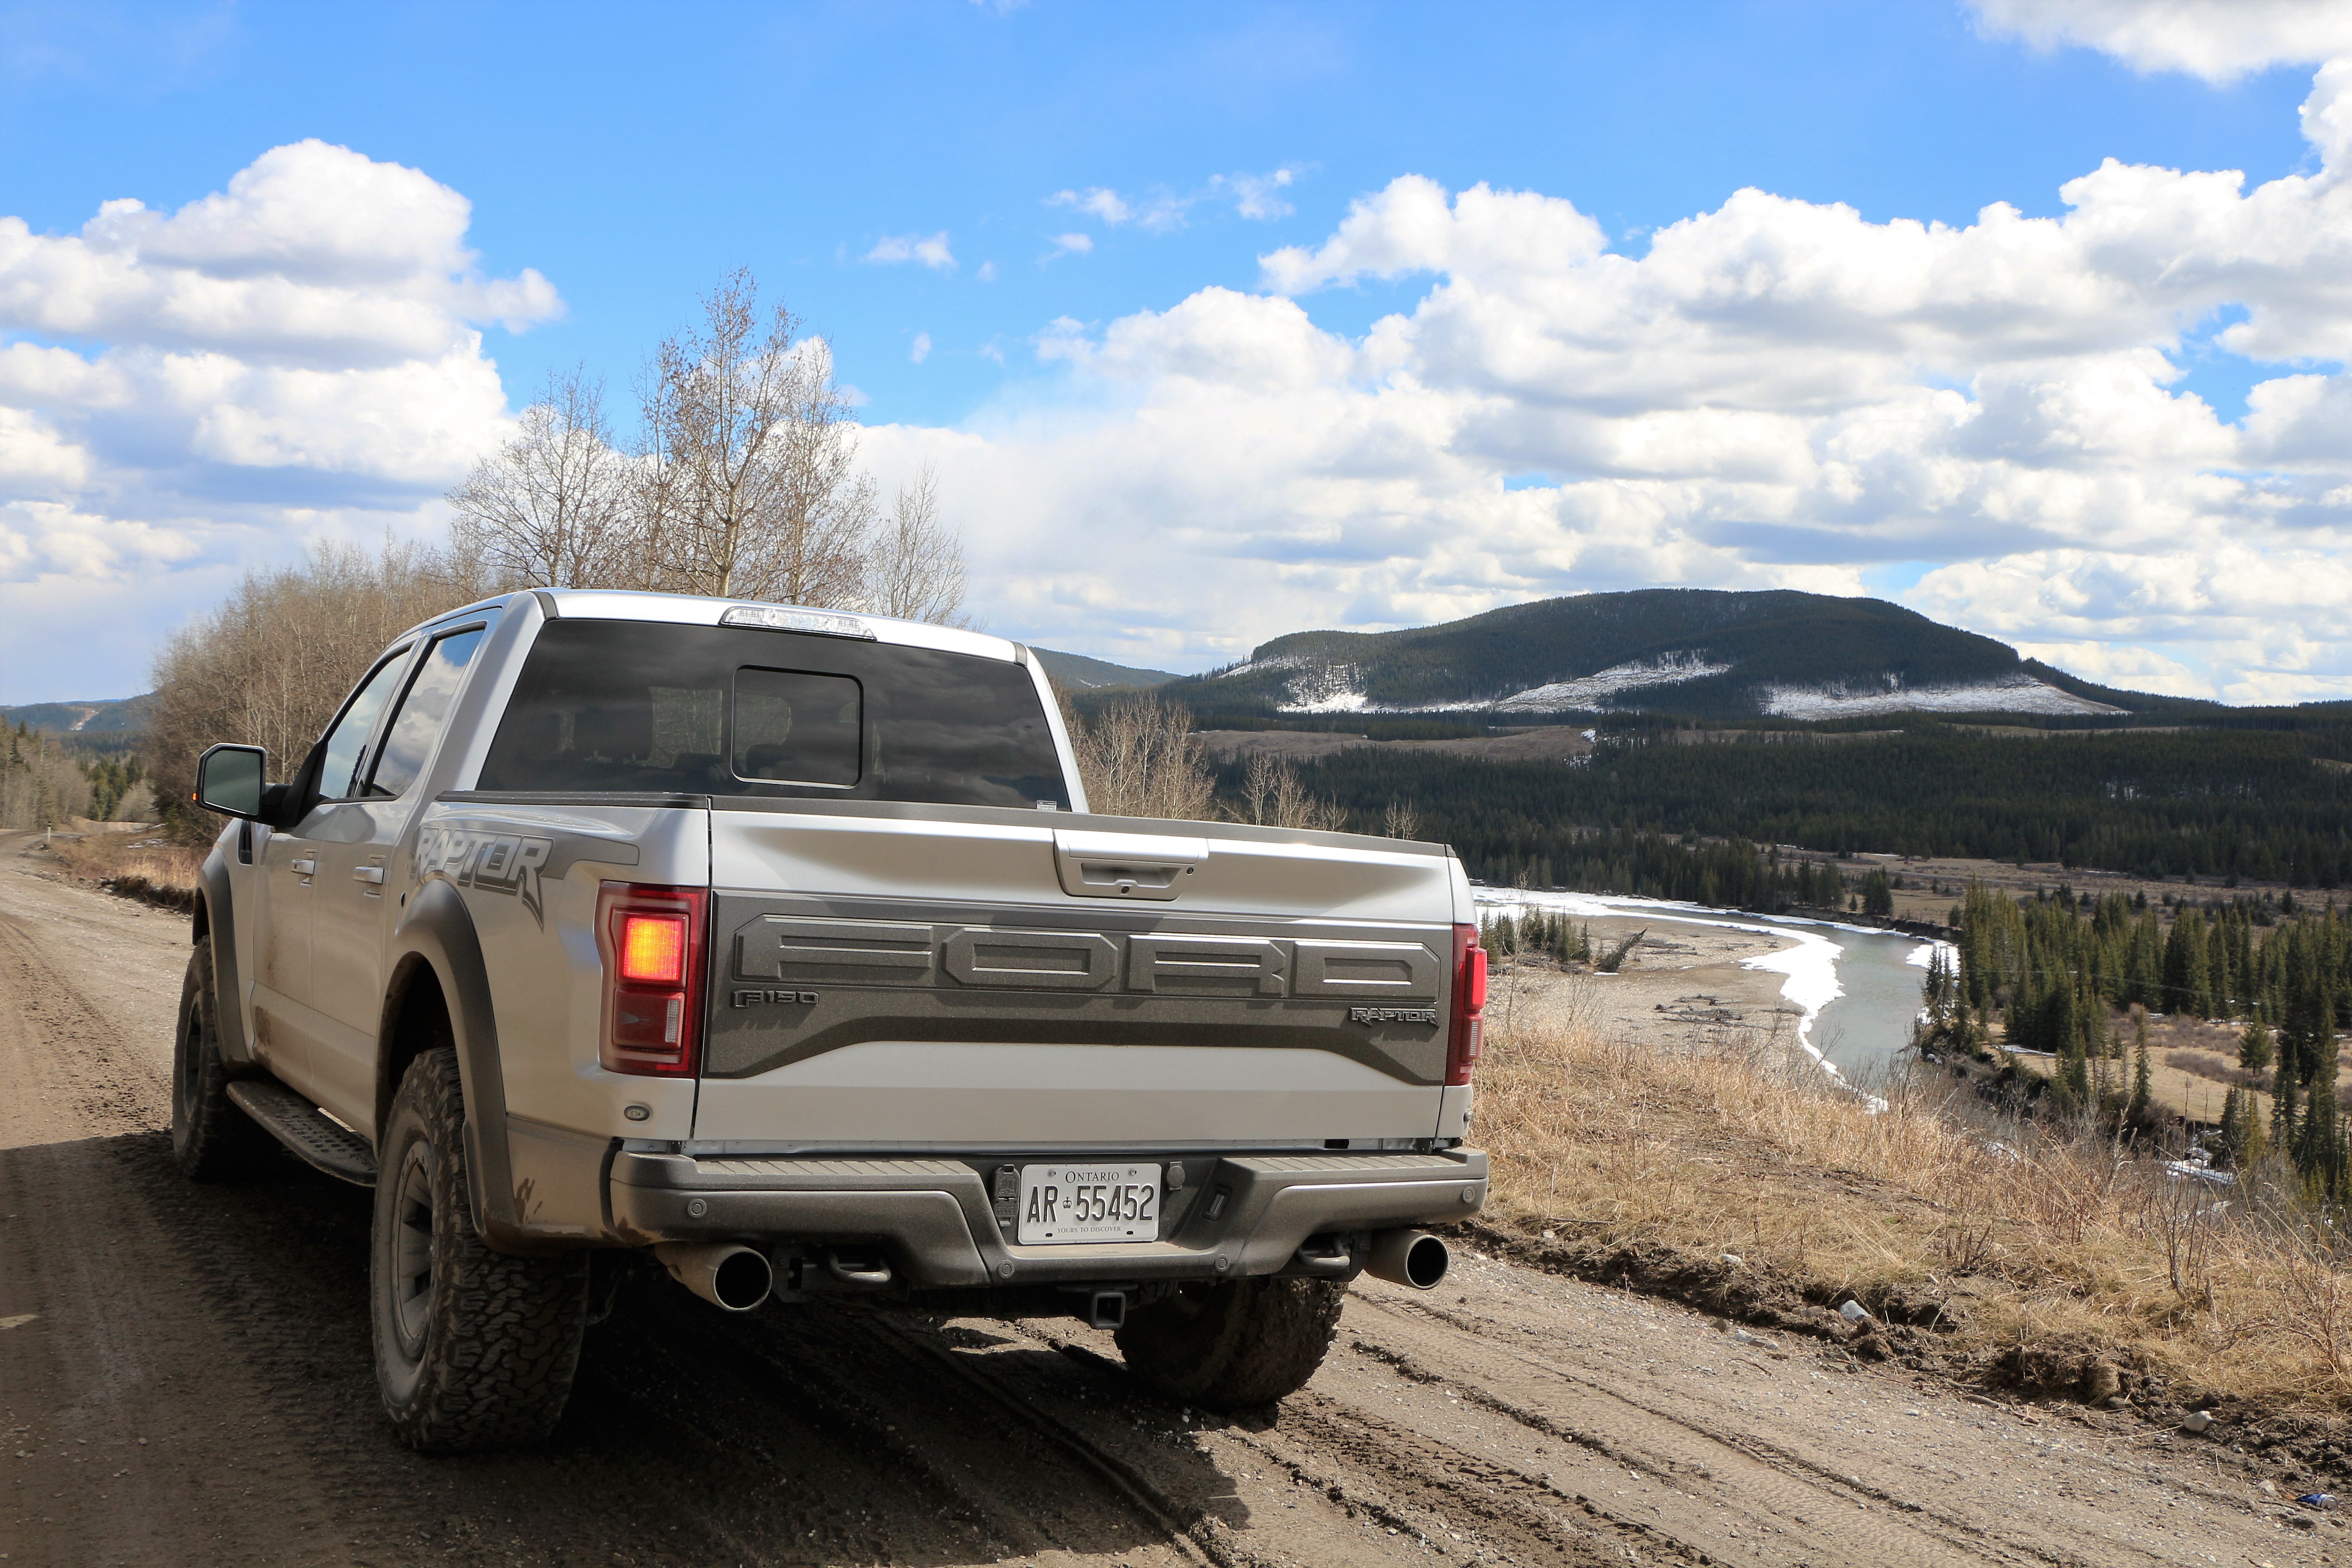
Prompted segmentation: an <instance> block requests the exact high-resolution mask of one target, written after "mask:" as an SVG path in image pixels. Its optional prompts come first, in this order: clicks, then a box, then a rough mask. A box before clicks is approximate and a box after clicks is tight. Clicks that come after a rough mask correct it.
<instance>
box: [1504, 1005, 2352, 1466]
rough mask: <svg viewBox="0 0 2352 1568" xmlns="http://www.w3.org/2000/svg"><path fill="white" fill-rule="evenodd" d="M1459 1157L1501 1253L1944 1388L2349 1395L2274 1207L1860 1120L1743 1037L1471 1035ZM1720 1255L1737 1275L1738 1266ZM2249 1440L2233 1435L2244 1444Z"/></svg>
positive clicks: (1936, 1111)
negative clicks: (1480, 1194) (1665, 1298)
mask: <svg viewBox="0 0 2352 1568" xmlns="http://www.w3.org/2000/svg"><path fill="white" fill-rule="evenodd" d="M1478 1083H1479V1101H1478V1113H1477V1125H1476V1128H1475V1133H1476V1137H1475V1142H1477V1143H1478V1144H1480V1145H1481V1146H1483V1147H1484V1148H1486V1150H1487V1151H1488V1152H1490V1154H1491V1155H1492V1156H1493V1159H1494V1163H1495V1174H1494V1182H1493V1198H1492V1201H1491V1203H1490V1205H1489V1207H1488V1210H1487V1214H1486V1221H1487V1223H1488V1225H1489V1226H1491V1227H1492V1230H1493V1232H1494V1233H1495V1234H1496V1238H1497V1240H1498V1241H1499V1242H1501V1244H1502V1245H1504V1246H1505V1247H1506V1249H1507V1250H1508V1251H1510V1252H1511V1253H1513V1254H1514V1255H1516V1256H1518V1257H1521V1258H1525V1259H1528V1260H1531V1261H1537V1262H1540V1263H1543V1264H1545V1265H1547V1266H1549V1267H1554V1268H1562V1269H1564V1270H1566V1271H1569V1272H1572V1273H1576V1274H1580V1275H1582V1276H1585V1277H1588V1278H1595V1279H1610V1280H1618V1281H1622V1282H1624V1283H1628V1284H1632V1285H1634V1286H1636V1287H1638V1288H1643V1289H1651V1290H1654V1291H1659V1292H1662V1293H1664V1294H1668V1295H1672V1296H1675V1297H1677V1298H1680V1299H1683V1300H1689V1301H1692V1302H1694V1303H1695V1304H1697V1305H1701V1306H1704V1307H1706V1308H1709V1309H1711V1310H1717V1311H1721V1312H1724V1313H1726V1314H1727V1315H1730V1316H1735V1317H1738V1318H1742V1319H1745V1320H1747V1321H1757V1322H1763V1323H1777V1324H1780V1325H1781V1326H1783V1327H1786V1328H1790V1329H1797V1330H1811V1331H1819V1332H1822V1333H1825V1334H1827V1335H1829V1336H1830V1337H1832V1338H1847V1337H1848V1335H1849V1331H1847V1330H1846V1329H1845V1328H1844V1327H1843V1325H1842V1324H1841V1323H1840V1322H1839V1321H1838V1320H1837V1319H1836V1317H1835V1315H1834V1312H1833V1311H1832V1310H1831V1309H1833V1308H1834V1307H1835V1306H1836V1305H1837V1304H1839V1303H1841V1302H1843V1301H1844V1300H1846V1299H1848V1298H1849V1297H1853V1298H1857V1299H1859V1300H1861V1301H1862V1302H1863V1304H1864V1306H1865V1307H1868V1308H1870V1309H1871V1310H1873V1311H1874V1313H1875V1314H1876V1316H1877V1317H1878V1318H1880V1319H1881V1320H1884V1322H1883V1324H1882V1326H1881V1327H1879V1328H1878V1329H1876V1330H1874V1331H1867V1332H1865V1333H1864V1334H1862V1335H1859V1336H1853V1338H1851V1339H1850V1341H1849V1342H1850V1343H1852V1345H1853V1349H1854V1350H1855V1351H1856V1352H1857V1353H1859V1354H1862V1355H1864V1356H1868V1357H1873V1358H1886V1359H1892V1360H1895V1361H1898V1362H1901V1363H1905V1364H1907V1365H1911V1366H1913V1367H1915V1368H1916V1369H1917V1370H1921V1371H1927V1372H1936V1373H1944V1374H1946V1375H1950V1376H1954V1377H1957V1378H1958V1379H1960V1380H1961V1381H1963V1382H1971V1383H1978V1384H1987V1385H1998V1384H2011V1385H2022V1386H2026V1387H2029V1388H2035V1389H2039V1390H2041V1391H2042V1392H2046V1393H2051V1394H2065V1395H2067V1396H2069V1397H2074V1398H2083V1399H2091V1400H2095V1401H2105V1400H2107V1399H2109V1398H2111V1397H2113V1396H2115V1395H2116V1394H2118V1393H2120V1394H2125V1395H2127V1396H2129V1397H2130V1398H2131V1399H2132V1401H2133V1403H2134V1404H2135V1405H2137V1406H2139V1407H2141V1408H2143V1409H2148V1410H2151V1411H2156V1412H2167V1411H2174V1410H2178V1409H2180V1408H2183V1407H2187V1406H2190V1405H2207V1404H2210V1403H2214V1402H2221V1403H2222V1404H2223V1405H2224V1406H2225V1407H2226V1406H2227V1405H2228V1404H2229V1402H2232V1401H2242V1402H2245V1405H2246V1408H2245V1409H2244V1411H2243V1412H2242V1414H2244V1415H2248V1416H2251V1415H2252V1414H2254V1413H2255V1412H2257V1411H2260V1410H2262V1409H2263V1408H2265V1407H2269V1408H2271V1409H2273V1411H2276V1409H2277V1407H2281V1406H2288V1407H2300V1408H2301V1409H2302V1411H2303V1412H2304V1414H2305V1415H2306V1416H2309V1415H2320V1414H2322V1413H2324V1412H2327V1411H2330V1410H2332V1409H2334V1408H2339V1407H2341V1406H2342V1405H2345V1404H2346V1403H2347V1402H2352V1272H2347V1271H2346V1270H2345V1269H2344V1268H2342V1267H2340V1266H2339V1265H2338V1264H2337V1263H2336V1262H2335V1261H2334V1260H2332V1259H2331V1258H2328V1257H2327V1256H2326V1252H2325V1251H2324V1249H2323V1248H2322V1247H2320V1246H2318V1245H2316V1244H2315V1242H2314V1241H2313V1240H2312V1233H2311V1231H2310V1230H2309V1229H2308V1227H2307V1226H2298V1225H2297V1224H2296V1223H2295V1221H2294V1216H2293V1215H2292V1213H2291V1212H2290V1211H2289V1209H2288V1206H2287V1205H2284V1204H2283V1203H2278V1202H2274V1201H2272V1202H2265V1201H2263V1200H2262V1198H2261V1197H2260V1189H2261V1184H2260V1183H2250V1184H2248V1185H2247V1187H2246V1188H2245V1189H2242V1190H2232V1189H2228V1188H2214V1187H2210V1186H2208V1185H2206V1184H2203V1183H2200V1182H2194V1181H2179V1180H2174V1179H2171V1178H2169V1177H2168V1176H2167V1175H2166V1174H2165V1173H2164V1172H2163V1171H2162V1169H2161V1167H2160V1166H2159V1165H2158V1163H2156V1162H2155V1161H2153V1160H2147V1159H2137V1158H2134V1157H2132V1156H2131V1155H2130V1154H2129V1153H2128V1152H2126V1151H2122V1150H2119V1149H2117V1148H2116V1146H2115V1145H2113V1144H2111V1143H2108V1142H2105V1141H2103V1140H2101V1139H2099V1138H2097V1137H2095V1136H2094V1135H2091V1134H2088V1133H2087V1132H2084V1131H2069V1130H2066V1129H2061V1128H2053V1127H2049V1126H2046V1125H2034V1124H2028V1125H2017V1124H2014V1123H2004V1122H1998V1121H1995V1120H1994V1119H1993V1118H1992V1116H1991V1115H1990V1113H1989V1112H1988V1111H1987V1110H1985V1109H1984V1108H1983V1107H1982V1106H1981V1105H1980V1103H1979V1102H1977V1101H1975V1100H1972V1099H1971V1098H1969V1097H1967V1096H1966V1095H1965V1094H1956V1093H1954V1092H1953V1091H1951V1090H1950V1089H1947V1088H1946V1087H1944V1085H1943V1083H1942V1082H1941V1081H1940V1080H1937V1079H1932V1078H1927V1077H1922V1078H1921V1079H1919V1080H1917V1081H1916V1082H1915V1083H1913V1084H1910V1085H1907V1086H1905V1085H1898V1086H1895V1088H1894V1089H1892V1090H1891V1091H1890V1092H1889V1093H1888V1095H1887V1106H1886V1109H1885V1110H1884V1111H1882V1112H1878V1113H1873V1111H1872V1110H1870V1109H1869V1108H1868V1107H1867V1106H1866V1105H1865V1104H1864V1102H1863V1101H1862V1100H1859V1099H1858V1098H1857V1097H1855V1096H1853V1095H1852V1094H1850V1093H1846V1092H1842V1091H1840V1090H1838V1089H1833V1088H1832V1087H1831V1086H1830V1085H1829V1084H1828V1083H1827V1081H1826V1080H1825V1079H1823V1078H1822V1074H1821V1073H1820V1072H1819V1071H1818V1069H1816V1068H1813V1067H1812V1066H1811V1064H1810V1063H1804V1062H1794V1061H1791V1060H1790V1059H1789V1056H1788V1053H1786V1052H1783V1051H1780V1050H1778V1049H1768V1048H1764V1047H1759V1046H1756V1045H1754V1044H1753V1043H1751V1042H1747V1041H1743V1040H1741V1039H1740V1038H1738V1037H1728V1038H1727V1039H1726V1040H1725V1041H1724V1042H1723V1043H1721V1044H1720V1045H1718V1046H1717V1047H1711V1048H1702V1049H1698V1050H1671V1049H1670V1050H1661V1049H1659V1048H1657V1047H1655V1046H1654V1045H1644V1044H1636V1043H1634V1042H1632V1041H1629V1040H1621V1039H1612V1038H1607V1037H1602V1036H1601V1035H1600V1034H1599V1033H1597V1032H1594V1031H1591V1030H1589V1029H1580V1028H1577V1027H1574V1026H1572V1025H1570V1026H1562V1025H1560V1024H1559V1023H1557V1022H1553V1023H1549V1024H1547V1023H1544V1022H1540V1021H1538V1022H1533V1023H1529V1024H1526V1025H1523V1026H1520V1027H1518V1028H1517V1029H1516V1030H1508V1031H1501V1030H1498V1031H1497V1032H1496V1035H1495V1036H1494V1037H1492V1039H1491V1043H1490V1045H1489V1047H1488V1050H1487V1054H1486V1060H1485V1061H1484V1062H1483V1063H1482V1064H1481V1066H1480V1068H1479V1078H1478ZM1734 1259H1736V1260H1737V1261H1734ZM2249 1440H2250V1441H2251V1440H2252V1439H2249Z"/></svg>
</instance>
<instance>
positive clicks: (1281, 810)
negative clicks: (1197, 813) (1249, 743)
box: [1232, 752, 1348, 832]
mask: <svg viewBox="0 0 2352 1568" xmlns="http://www.w3.org/2000/svg"><path fill="white" fill-rule="evenodd" d="M1232 815H1233V816H1234V820H1235V821H1238V822H1253V823H1255V824H1257V825H1258V826H1261V827H1309V828H1323V829H1328V830H1329V831H1332V832H1337V831H1339V829H1340V828H1341V827H1343V826H1346V825H1347V820H1348V814H1347V813H1346V812H1345V811H1343V810H1342V809H1340V807H1339V805H1338V804H1337V803H1336V802H1332V801H1328V800H1318V798H1316V797H1315V796H1314V795H1309V794H1307V781H1306V780H1305V779H1303V778H1301V777H1300V776H1299V773H1298V769H1297V766H1296V765H1294V764H1293V763H1287V762H1286V761H1284V760H1283V759H1282V758H1280V757H1277V756H1276V755H1275V754H1274V753H1273V752H1255V753H1253V754H1252V755H1251V757H1250V759H1249V762H1248V763H1246V764H1245V765H1244V767H1243V769H1242V803H1241V808H1240V809H1239V810H1237V811H1234V812H1233V814H1232Z"/></svg>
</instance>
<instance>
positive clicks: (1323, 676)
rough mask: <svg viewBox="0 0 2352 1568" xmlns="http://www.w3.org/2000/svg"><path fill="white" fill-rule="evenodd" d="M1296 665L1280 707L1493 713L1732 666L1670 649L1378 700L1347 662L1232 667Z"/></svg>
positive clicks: (1564, 704)
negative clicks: (1494, 688) (1421, 698)
mask: <svg viewBox="0 0 2352 1568" xmlns="http://www.w3.org/2000/svg"><path fill="white" fill-rule="evenodd" d="M1291 668H1296V669H1297V670H1298V673H1297V675H1294V676H1292V677H1291V678H1290V681H1289V695H1290V700H1289V701H1287V702H1285V703H1282V704H1281V705H1280V706H1278V707H1277V708H1276V710H1275V711H1276V712H1277V713H1459V712H1466V711H1473V710H1482V709H1483V710H1486V711H1489V712H1495V713H1559V712H1565V711H1568V710H1573V709H1580V708H1605V707H1607V706H1608V705H1609V702H1610V700H1611V699H1612V698H1614V697H1616V696H1618V695H1619V694H1620V693H1622V692H1626V691H1637V690H1640V689H1643V688H1644V687H1651V686H1673V685H1675V684H1677V683H1678V682H1681V681H1685V680H1697V679H1701V678H1702V677H1705V676H1709V675H1722V674H1725V673H1726V672H1727V671H1728V670H1729V669H1730V668H1731V666H1729V665H1727V664H1709V663H1708V662H1707V661H1706V658H1705V657H1704V656H1703V655H1700V654H1696V653H1670V654H1667V655H1666V656H1665V657H1664V658H1661V659H1659V660H1658V661H1657V662H1656V663H1655V664H1620V665H1614V666H1612V667H1611V668H1607V669H1604V670H1601V671H1598V672H1597V673H1595V674H1592V675H1580V676H1578V677H1577V678H1576V679H1573V680H1554V681H1550V682H1548V683H1547V684H1545V685H1542V686H1531V687H1529V688H1528V689H1526V690H1525V691H1515V692H1513V693H1511V695H1510V696H1508V697H1498V698H1496V699H1495V700H1493V701H1491V702H1475V701H1471V700H1467V699H1465V700H1461V701H1458V702H1413V703H1396V702H1374V701H1373V700H1371V699H1370V698H1369V697H1367V696H1365V695H1364V693H1363V691H1362V689H1361V685H1362V683H1361V681H1360V679H1359V678H1358V674H1357V670H1356V667H1355V666H1353V665H1347V664H1333V665H1323V666H1319V667H1318V666H1307V665H1306V664H1304V663H1303V662H1302V661H1300V660H1298V659H1295V658H1270V659H1265V660H1264V661H1261V662H1255V663H1251V664H1245V665H1243V666H1242V667H1241V668H1238V669H1232V670H1228V671H1226V672H1225V673H1227V674H1228V675H1245V674H1248V673H1249V672H1251V671H1252V670H1261V669H1291Z"/></svg>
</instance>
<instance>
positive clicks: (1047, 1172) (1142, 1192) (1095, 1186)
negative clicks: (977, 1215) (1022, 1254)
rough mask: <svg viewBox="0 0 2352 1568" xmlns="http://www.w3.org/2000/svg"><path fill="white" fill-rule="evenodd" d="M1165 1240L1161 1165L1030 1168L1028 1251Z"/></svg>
mask: <svg viewBox="0 0 2352 1568" xmlns="http://www.w3.org/2000/svg"><path fill="white" fill-rule="evenodd" d="M1159 1236H1160V1167H1159V1166H1157V1165H1024V1166H1022V1167H1021V1223H1020V1224H1019V1226H1016V1227H1015V1228H1014V1231H1013V1238H1014V1239H1015V1240H1016V1241H1018V1242H1019V1243H1020V1244H1021V1245H1022V1246H1024V1247H1035V1246H1039V1245H1041V1244H1046V1243H1054V1242H1069V1241H1154V1240H1157V1239H1158V1238H1159Z"/></svg>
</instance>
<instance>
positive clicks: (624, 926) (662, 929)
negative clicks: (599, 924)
mask: <svg viewBox="0 0 2352 1568" xmlns="http://www.w3.org/2000/svg"><path fill="white" fill-rule="evenodd" d="M613 945H614V948H615V949H617V950H618V951H619V952H620V954H621V978H622V979H624V980H629V981H635V982H636V983H637V984H644V985H653V984H661V985H675V984H677V983H678V982H679V981H681V980H683V979H685V978H686V921H684V920H683V919H682V918H680V917H679V916H677V915H637V914H624V915H623V916H622V917H621V937H620V940H619V941H618V942H614V944H613Z"/></svg>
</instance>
